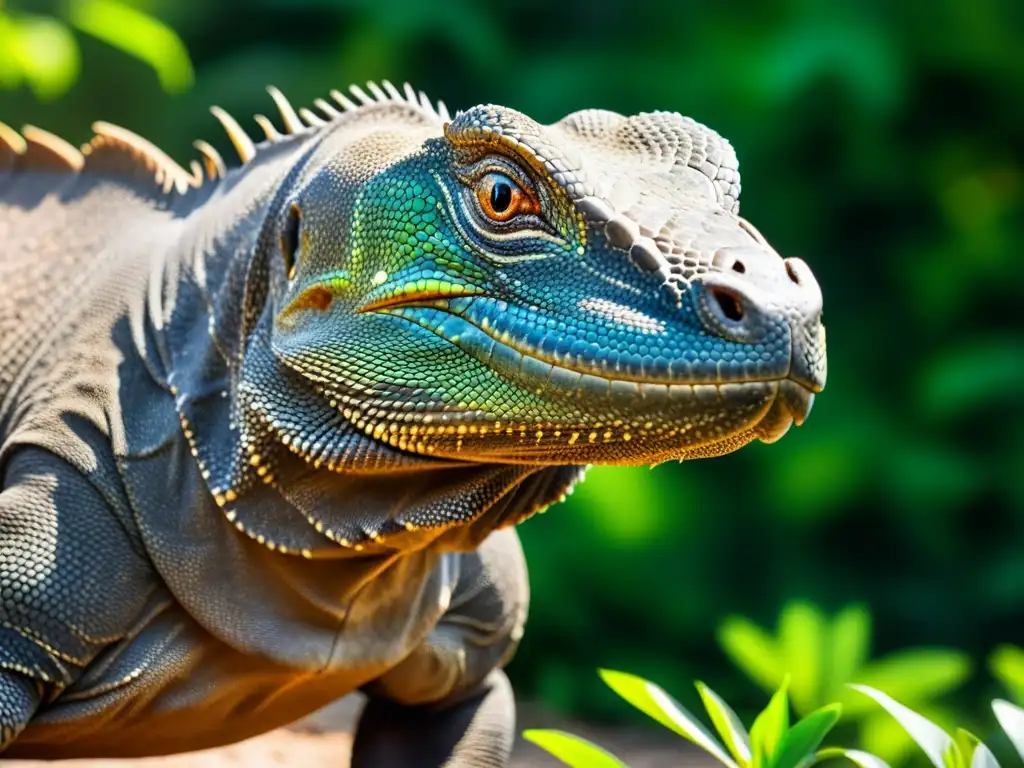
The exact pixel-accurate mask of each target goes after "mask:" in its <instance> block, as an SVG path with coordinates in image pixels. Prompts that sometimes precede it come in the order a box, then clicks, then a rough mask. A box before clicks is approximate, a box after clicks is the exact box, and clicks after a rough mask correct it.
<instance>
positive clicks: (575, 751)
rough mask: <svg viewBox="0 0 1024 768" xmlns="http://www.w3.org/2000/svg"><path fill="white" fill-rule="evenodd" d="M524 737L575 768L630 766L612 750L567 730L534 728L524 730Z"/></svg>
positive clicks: (623, 767) (617, 767)
mask: <svg viewBox="0 0 1024 768" xmlns="http://www.w3.org/2000/svg"><path fill="white" fill-rule="evenodd" d="M523 738H524V739H526V740H527V741H530V742H533V743H534V744H536V745H537V746H538V747H540V748H541V749H543V750H546V751H547V752H550V753H551V754H552V755H554V756H555V757H557V758H558V759H559V760H561V761H562V762H563V763H565V764H566V765H571V766H572V767H573V768H628V767H627V766H626V764H625V763H623V762H622V761H621V760H619V759H618V758H617V757H615V755H613V754H611V753H610V752H607V751H605V750H603V749H601V747H599V746H597V745H596V744H591V743H590V742H589V741H587V740H586V739H581V738H580V737H579V736H573V735H572V734H571V733H566V732H565V731H556V730H546V729H533V730H528V731H523Z"/></svg>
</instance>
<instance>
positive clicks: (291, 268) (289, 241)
mask: <svg viewBox="0 0 1024 768" xmlns="http://www.w3.org/2000/svg"><path fill="white" fill-rule="evenodd" d="M301 230H302V209H301V208H299V205H298V203H293V204H292V206H291V207H290V208H289V209H288V216H287V218H286V219H285V222H284V227H283V228H282V229H281V255H282V256H283V257H284V271H285V274H286V275H288V279H289V280H293V279H294V278H295V267H296V261H297V258H298V256H297V254H298V252H299V247H300V245H301V243H302V240H301Z"/></svg>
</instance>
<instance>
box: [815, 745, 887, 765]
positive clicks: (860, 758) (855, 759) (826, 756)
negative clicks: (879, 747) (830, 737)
mask: <svg viewBox="0 0 1024 768" xmlns="http://www.w3.org/2000/svg"><path fill="white" fill-rule="evenodd" d="M836 758H846V759H847V760H849V761H850V762H852V763H854V764H855V765H858V766H860V768H889V764H888V763H887V762H885V760H883V759H882V758H880V757H875V756H874V755H871V754H868V753H867V752H861V751H860V750H857V749H842V748H840V747H828V748H827V749H822V750H820V751H819V752H818V753H817V754H815V755H814V762H813V763H812V765H817V764H818V763H823V762H825V761H826V760H834V759H836Z"/></svg>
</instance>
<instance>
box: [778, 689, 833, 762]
mask: <svg viewBox="0 0 1024 768" xmlns="http://www.w3.org/2000/svg"><path fill="white" fill-rule="evenodd" d="M842 711H843V707H842V705H841V704H829V705H827V706H824V707H822V708H821V709H817V710H815V711H814V712H812V713H811V714H809V715H808V716H807V717H805V718H804V719H803V720H801V721H800V722H798V723H797V724H796V725H794V726H793V727H792V728H790V729H789V730H788V731H786V733H785V734H784V735H783V737H782V741H781V742H780V743H779V748H778V753H777V754H776V756H775V759H774V760H772V768H806V766H809V765H810V764H811V763H813V762H814V755H815V751H816V750H817V749H818V747H819V746H821V742H822V740H823V739H824V738H825V736H827V735H828V732H829V731H831V730H832V727H833V726H834V725H835V724H836V723H837V722H839V715H840V714H842Z"/></svg>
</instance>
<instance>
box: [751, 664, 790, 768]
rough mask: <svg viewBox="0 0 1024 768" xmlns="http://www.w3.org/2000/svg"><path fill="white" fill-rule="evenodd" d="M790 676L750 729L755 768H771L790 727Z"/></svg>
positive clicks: (752, 762) (752, 761) (752, 763)
mask: <svg viewBox="0 0 1024 768" xmlns="http://www.w3.org/2000/svg"><path fill="white" fill-rule="evenodd" d="M787 688H789V677H788V676H787V677H786V679H785V680H783V681H782V685H781V686H780V687H779V690H777V691H776V692H775V695H774V696H772V699H771V701H769V702H768V706H767V707H765V708H764V711H763V712H761V714H759V715H758V716H757V718H756V719H755V720H754V725H753V727H752V728H751V729H750V751H751V754H752V760H751V765H752V766H753V768H769V766H771V764H772V761H773V760H774V758H775V754H776V752H777V751H778V747H779V743H780V742H781V741H782V737H783V736H784V735H785V733H786V731H787V729H788V728H789V697H788V696H787V695H786V689H787Z"/></svg>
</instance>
